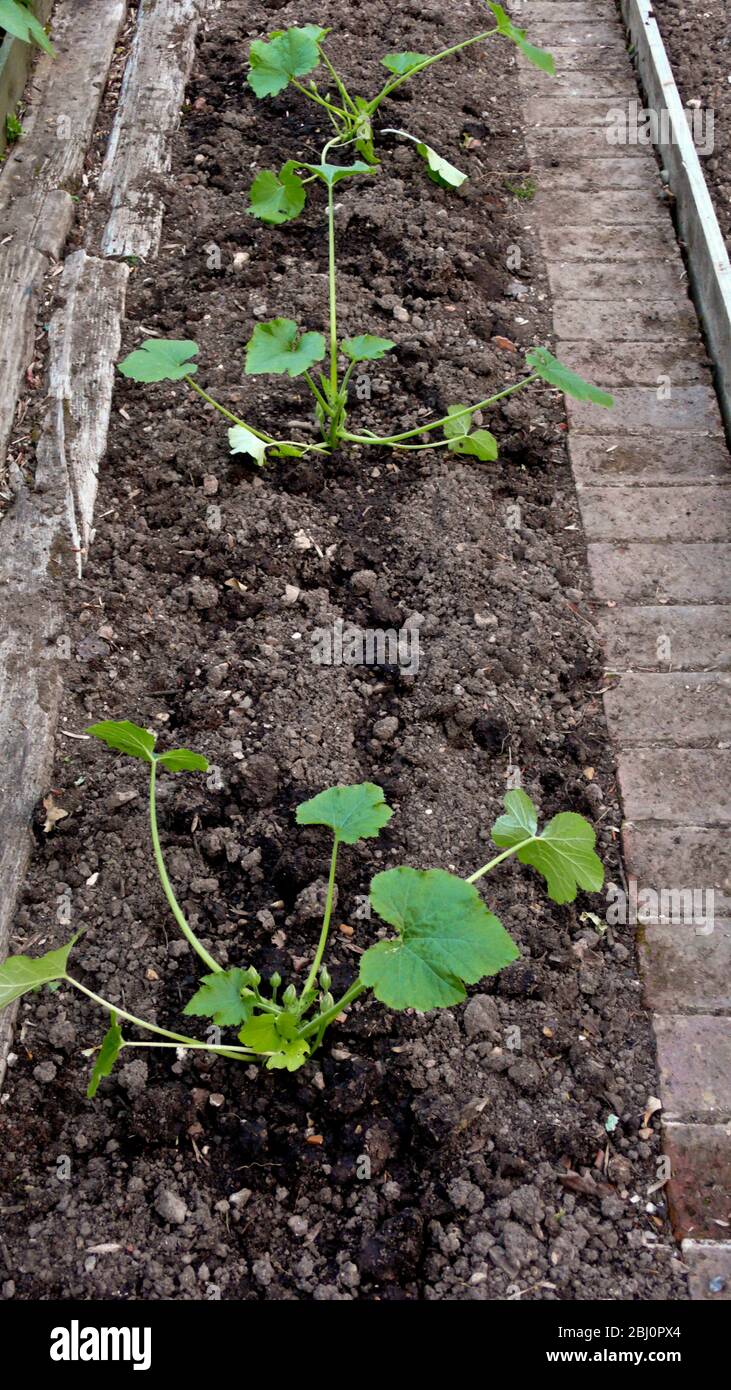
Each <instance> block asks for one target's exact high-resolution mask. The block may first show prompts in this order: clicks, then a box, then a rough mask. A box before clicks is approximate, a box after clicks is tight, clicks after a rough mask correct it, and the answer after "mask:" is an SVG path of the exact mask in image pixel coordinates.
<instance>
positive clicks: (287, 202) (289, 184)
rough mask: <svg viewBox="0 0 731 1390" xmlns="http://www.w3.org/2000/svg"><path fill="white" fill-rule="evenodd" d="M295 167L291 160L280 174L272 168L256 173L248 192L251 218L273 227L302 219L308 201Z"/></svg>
mask: <svg viewBox="0 0 731 1390" xmlns="http://www.w3.org/2000/svg"><path fill="white" fill-rule="evenodd" d="M293 168H294V166H293V164H292V162H291V160H290V161H289V162H288V163H287V164H284V165H283V166H282V168H281V170H280V172H279V173H278V174H275V173H274V172H273V171H272V170H271V169H262V170H261V173H259V174H257V176H256V178H255V179H254V182H253V183H252V185H251V188H250V190H249V208H248V211H249V213H250V214H251V216H252V217H258V219H259V221H260V222H269V223H271V224H273V225H274V226H279V225H280V224H281V223H282V222H292V221H294V219H295V217H299V215H300V213H301V211H302V209H303V207H304V205H305V203H306V201H307V192H306V189H305V186H304V184H303V183H302V180H301V179H298V178H297V175H296V174H295V173H294V172H293Z"/></svg>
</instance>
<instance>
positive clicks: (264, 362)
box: [244, 319, 325, 376]
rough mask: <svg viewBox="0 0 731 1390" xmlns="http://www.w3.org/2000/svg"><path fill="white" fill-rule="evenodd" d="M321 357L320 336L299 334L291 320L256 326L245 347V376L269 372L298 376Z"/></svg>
mask: <svg viewBox="0 0 731 1390" xmlns="http://www.w3.org/2000/svg"><path fill="white" fill-rule="evenodd" d="M324 356H325V339H324V337H323V335H322V333H303V334H302V336H301V337H300V331H299V328H298V327H297V324H296V323H295V322H294V320H293V319H272V320H271V322H270V323H258V324H257V325H256V328H255V329H254V332H253V333H252V335H251V337H250V339H249V341H248V343H247V344H246V366H245V368H244V370H245V372H246V375H247V376H258V375H261V374H262V373H266V372H271V373H273V374H275V375H282V374H286V375H287V376H301V375H302V373H303V372H307V371H309V369H310V367H312V366H314V364H315V362H321V361H322V359H323V357H324Z"/></svg>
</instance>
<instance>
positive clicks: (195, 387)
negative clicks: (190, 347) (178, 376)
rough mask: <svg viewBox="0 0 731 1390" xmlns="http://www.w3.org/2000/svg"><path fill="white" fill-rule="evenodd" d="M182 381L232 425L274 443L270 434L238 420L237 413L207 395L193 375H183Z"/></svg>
mask: <svg viewBox="0 0 731 1390" xmlns="http://www.w3.org/2000/svg"><path fill="white" fill-rule="evenodd" d="M183 381H187V383H188V385H189V386H192V387H193V390H194V391H197V392H198V395H199V396H202V397H203V400H204V401H206V402H207V404H208V405H212V406H213V409H214V410H217V411H218V412H219V413H220V414H221V415H223V416H225V418H226V419H227V420H230V421H231V423H232V425H241V426H242V427H243V428H244V429H245V430H248V431H249V433H250V434H253V435H256V438H257V439H262V440H263V441H264V443H265V444H275V443H276V442H277V441H276V440H275V439H272V437H271V435H269V434H264V432H263V430H255V429H254V428H253V426H252V425H247V423H246V421H245V420H240V419H239V417H238V415H233V414H232V413H231V411H230V410H227V409H226V407H225V405H221V404H220V402H219V401H216V400H214V399H213V396H209V394H208V392H207V391H204V390H203V387H202V386H199V385H198V382H197V381H196V380H195V378H194V377H192V376H185V377H183Z"/></svg>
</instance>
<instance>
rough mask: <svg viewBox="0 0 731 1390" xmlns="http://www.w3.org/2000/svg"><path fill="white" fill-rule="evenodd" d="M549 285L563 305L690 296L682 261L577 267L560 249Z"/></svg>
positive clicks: (599, 263)
mask: <svg viewBox="0 0 731 1390" xmlns="http://www.w3.org/2000/svg"><path fill="white" fill-rule="evenodd" d="M628 162H629V163H632V162H633V161H631V160H630V161H628ZM640 167H643V166H640ZM541 187H543V182H541ZM548 281H549V284H550V286H551V291H552V293H553V294H554V295H555V297H556V298H557V299H559V300H561V302H565V301H566V300H572V299H578V300H579V301H580V302H581V303H582V304H585V303H586V301H587V299H601V300H612V299H614V298H616V297H619V296H624V295H629V296H630V297H631V298H632V299H635V300H637V299H650V300H653V301H654V300H656V299H678V298H681V299H684V298H685V297H686V295H687V292H688V291H687V281H686V280H685V279H684V277H683V266H682V262H681V260H680V257H677V258H676V259H675V260H668V261H648V263H647V265H646V266H644V267H643V268H642V269H641V270H638V269H637V266H629V265H618V264H617V263H616V261H584V262H582V264H581V265H576V264H575V262H573V261H570V262H566V261H564V260H563V259H562V258H561V247H560V246H558V247H557V248H556V251H555V252H554V257H553V258H550V257H549V258H548ZM714 399H715V397H714Z"/></svg>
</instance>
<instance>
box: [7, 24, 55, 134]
mask: <svg viewBox="0 0 731 1390" xmlns="http://www.w3.org/2000/svg"><path fill="white" fill-rule="evenodd" d="M53 4H54V0H34V3H33V6H32V9H33V13H34V14H35V16H36V18H37V19H39V20H40V21H41V24H45V23H46V21H47V20H48V16H49V15H50V13H51V10H52V9H53ZM37 51H38V50H37V49H36V47H35V45H34V44H30V43H25V42H24V40H23V39H16V38H14V37H13V35H12V34H6V35H5V38H4V39H3V41H2V44H0V154H3V153H4V151H5V150H6V149H7V144H8V142H7V137H6V134H5V119H6V117H7V116H10V115H12V113H13V112H14V111H15V108H16V106H17V105H18V102H19V101H20V98H21V97H22V95H23V88H24V87H25V83H26V78H27V76H28V73H29V72H30V67H31V63H32V62H33V59H34V57H35V55H36V53H37Z"/></svg>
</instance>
